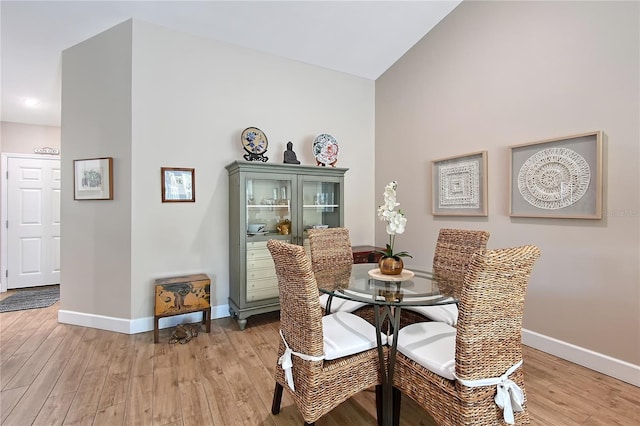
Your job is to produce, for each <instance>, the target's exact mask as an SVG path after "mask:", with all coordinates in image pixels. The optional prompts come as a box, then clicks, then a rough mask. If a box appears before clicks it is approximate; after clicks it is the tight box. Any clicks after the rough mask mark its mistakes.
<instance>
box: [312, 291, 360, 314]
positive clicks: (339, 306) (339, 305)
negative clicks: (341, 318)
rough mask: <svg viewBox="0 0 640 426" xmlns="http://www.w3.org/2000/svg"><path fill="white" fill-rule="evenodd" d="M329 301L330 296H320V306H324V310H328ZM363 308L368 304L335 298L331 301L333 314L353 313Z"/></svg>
mask: <svg viewBox="0 0 640 426" xmlns="http://www.w3.org/2000/svg"><path fill="white" fill-rule="evenodd" d="M328 300H329V295H328V294H321V295H320V306H322V309H325V310H326V309H327V301H328ZM363 306H367V304H366V303H362V302H355V301H353V300H347V299H342V298H340V297H334V298H333V300H331V312H329V313H332V312H353V311H355V310H356V309H360V308H362V307H363Z"/></svg>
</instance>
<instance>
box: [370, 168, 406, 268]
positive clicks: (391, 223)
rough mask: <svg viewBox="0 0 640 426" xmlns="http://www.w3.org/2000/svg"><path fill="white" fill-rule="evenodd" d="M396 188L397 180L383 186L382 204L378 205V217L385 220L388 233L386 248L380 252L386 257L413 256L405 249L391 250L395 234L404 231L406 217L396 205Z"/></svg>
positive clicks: (397, 204)
mask: <svg viewBox="0 0 640 426" xmlns="http://www.w3.org/2000/svg"><path fill="white" fill-rule="evenodd" d="M397 188H398V182H396V181H395V180H394V181H391V182H389V183H388V184H387V186H385V187H384V194H383V196H384V204H383V205H381V206H379V207H378V217H379V218H380V220H382V221H385V222H387V234H389V244H387V249H386V250H384V251H381V252H380V253H381V254H382V255H383V256H386V257H405V256H406V257H413V256H411V255H410V254H409V253H407V252H406V251H403V252H400V253H394V252H393V245H394V243H395V239H396V234H402V233H404V230H405V227H406V226H407V218H406V217H405V215H404V213H402V210H400V209H398V210H397V211H396V207H398V206H399V205H400V203H398V202H397V201H396V189H397Z"/></svg>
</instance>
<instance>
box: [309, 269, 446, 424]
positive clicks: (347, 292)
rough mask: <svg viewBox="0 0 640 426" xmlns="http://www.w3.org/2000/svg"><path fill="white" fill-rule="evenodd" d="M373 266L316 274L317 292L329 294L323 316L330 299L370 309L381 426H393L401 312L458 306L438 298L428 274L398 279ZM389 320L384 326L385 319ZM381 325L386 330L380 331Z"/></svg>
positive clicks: (410, 274) (406, 272)
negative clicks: (378, 375) (379, 378)
mask: <svg viewBox="0 0 640 426" xmlns="http://www.w3.org/2000/svg"><path fill="white" fill-rule="evenodd" d="M376 266H377V265H376V264H372V263H368V264H367V263H361V264H353V265H345V266H340V267H335V268H332V269H331V270H326V271H318V272H315V276H316V281H317V283H318V289H319V290H320V292H321V293H324V294H328V295H329V299H328V302H327V305H326V308H325V310H326V312H327V313H330V312H332V311H331V303H332V299H333V298H336V297H337V298H341V299H346V300H351V301H354V302H362V303H366V304H368V305H372V306H373V307H374V308H377V309H373V311H374V318H375V326H376V330H377V333H376V335H377V339H378V344H377V346H378V358H379V361H380V369H381V373H382V421H381V422H380V423H381V424H382V425H389V426H390V425H392V424H393V372H394V367H395V359H396V353H397V343H398V339H397V333H398V330H399V328H400V316H401V312H402V308H403V307H406V306H436V305H447V304H453V303H457V302H458V301H457V300H456V299H454V298H453V297H449V296H447V295H444V294H441V293H440V289H439V288H438V283H437V280H436V279H435V278H434V276H433V274H432V273H430V272H418V271H416V272H414V271H410V270H404V271H403V272H402V273H401V274H400V275H398V276H395V275H382V274H381V273H380V270H379V269H377V268H376ZM387 318H388V319H389V321H388V322H386V323H385V320H386V319H387ZM383 325H386V327H384V328H383ZM381 332H382V333H385V334H386V335H387V336H388V337H389V338H390V339H389V340H390V342H391V347H390V350H389V356H388V358H387V362H385V354H384V351H385V349H384V345H383V344H382V338H381Z"/></svg>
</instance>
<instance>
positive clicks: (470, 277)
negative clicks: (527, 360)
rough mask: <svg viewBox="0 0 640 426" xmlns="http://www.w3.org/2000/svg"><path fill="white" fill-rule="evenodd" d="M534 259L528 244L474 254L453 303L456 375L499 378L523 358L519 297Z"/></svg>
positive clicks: (535, 252) (534, 252) (533, 248)
mask: <svg viewBox="0 0 640 426" xmlns="http://www.w3.org/2000/svg"><path fill="white" fill-rule="evenodd" d="M539 256H540V250H539V249H538V248H537V247H536V246H533V245H527V246H521V247H515V248H508V249H499V250H488V251H484V252H483V251H482V250H479V251H478V252H476V253H475V254H474V255H473V257H472V260H471V263H470V265H469V271H468V273H467V274H466V276H465V280H464V285H463V290H462V294H461V297H460V304H459V305H458V309H459V314H458V325H457V332H456V374H457V375H458V377H460V378H462V379H467V380H476V379H485V378H489V377H499V376H501V375H503V374H504V373H505V372H506V371H507V369H509V368H510V367H511V366H513V365H514V364H515V363H517V362H518V361H520V360H522V338H521V332H522V315H523V311H524V299H525V294H526V291H527V284H528V282H529V276H530V275H531V271H532V269H533V265H534V263H535V261H536V260H537V259H538V257H539Z"/></svg>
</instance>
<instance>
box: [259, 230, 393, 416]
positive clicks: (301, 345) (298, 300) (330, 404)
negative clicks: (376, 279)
mask: <svg viewBox="0 0 640 426" xmlns="http://www.w3.org/2000/svg"><path fill="white" fill-rule="evenodd" d="M267 247H268V249H269V251H270V252H271V256H272V257H273V260H274V263H275V267H276V274H277V277H278V286H279V294H280V328H281V330H282V333H283V335H284V337H285V339H286V341H287V343H288V344H289V347H290V348H291V349H292V350H293V351H295V352H300V353H303V354H307V355H313V356H321V355H322V354H323V349H324V348H323V335H322V312H321V309H320V302H319V299H318V286H317V283H316V280H315V276H314V273H313V270H312V268H311V261H310V259H309V257H308V256H307V254H306V253H305V251H304V249H303V248H302V247H300V246H297V245H293V244H288V243H285V242H283V241H279V240H269V241H268V242H267ZM284 350H285V347H284V343H282V342H281V343H280V348H279V351H278V358H279V357H280V356H281V355H282V354H283V353H284ZM292 358H293V377H294V383H295V388H296V390H295V392H293V391H292V390H291V389H290V388H289V386H288V385H287V383H286V380H285V377H284V372H283V370H282V368H281V367H280V366H279V365H276V369H275V379H276V382H278V383H279V384H280V385H282V386H283V387H284V389H286V390H287V391H288V392H289V393H290V394H291V396H292V398H293V400H294V402H295V404H296V406H297V407H298V409H299V410H300V413H301V415H302V417H303V419H304V421H305V422H307V423H313V422H315V421H316V420H318V419H319V418H320V417H321V416H323V415H324V414H326V413H328V412H329V411H331V410H332V409H333V408H335V407H337V406H338V405H339V404H341V403H342V402H344V401H346V400H347V399H348V398H350V397H351V396H353V395H355V394H356V393H358V392H360V391H362V390H364V389H367V388H369V387H371V386H374V385H377V384H380V383H381V377H380V368H379V363H378V353H377V349H372V350H369V351H366V352H361V353H359V354H356V355H352V356H347V357H343V358H339V359H336V360H332V361H304V360H302V359H300V358H299V357H296V356H294V357H292Z"/></svg>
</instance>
